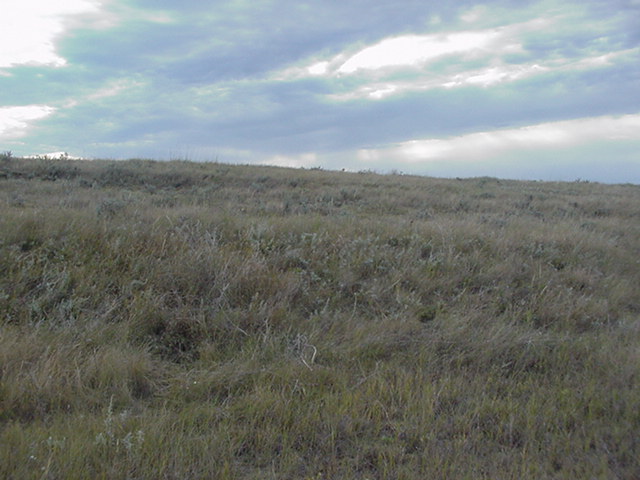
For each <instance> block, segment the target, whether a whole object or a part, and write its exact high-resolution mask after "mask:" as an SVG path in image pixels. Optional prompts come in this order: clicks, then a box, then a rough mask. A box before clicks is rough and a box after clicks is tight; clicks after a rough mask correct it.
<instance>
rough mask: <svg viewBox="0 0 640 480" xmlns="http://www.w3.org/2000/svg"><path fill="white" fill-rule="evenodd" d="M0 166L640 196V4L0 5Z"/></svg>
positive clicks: (249, 1)
mask: <svg viewBox="0 0 640 480" xmlns="http://www.w3.org/2000/svg"><path fill="white" fill-rule="evenodd" d="M0 12H1V13H2V15H0V150H2V151H12V152H13V154H14V155H33V154H44V153H50V152H60V151H65V152H68V153H69V155H71V156H79V157H86V158H116V159H120V158H133V157H142V158H154V159H170V158H181V159H190V160H197V161H200V160H214V159H218V160H219V161H222V162H234V163H262V164H272V165H286V166H299V167H305V168H309V167H322V168H327V169H342V168H344V169H347V170H355V171H359V170H375V171H379V172H388V171H391V170H396V171H399V172H405V173H416V174H424V175H431V176H446V177H456V176H459V177H473V176H484V175H487V176H493V177H501V178H522V179H540V180H577V179H583V180H592V181H601V182H633V183H640V0H579V1H571V0H542V1H527V0H517V1H516V0H500V1H492V2H480V3H479V2H477V1H464V0H462V1H456V2H442V1H435V0H422V1H418V0H393V1H391V0H389V1H382V0H366V1H365V0H323V1H318V0H316V1H309V0H234V1H212V0H181V1H169V0H104V1H94V0H2V2H1V4H0Z"/></svg>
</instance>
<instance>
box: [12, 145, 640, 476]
mask: <svg viewBox="0 0 640 480" xmlns="http://www.w3.org/2000/svg"><path fill="white" fill-rule="evenodd" d="M1 160H2V161H1V162H0V212H2V214H1V215H0V381H1V383H0V477H1V478H25V479H29V478H33V479H41V478H109V479H112V478H113V479H118V478H122V479H129V478H136V479H145V478H149V479H156V478H172V479H182V478H185V479H186V478H218V479H264V478H273V479H339V478H344V479H363V480H364V479H423V478H443V479H444V478H447V479H448V478H473V479H476V478H487V479H510V478H513V479H516V478H518V479H521V478H531V479H541V478H553V479H556V478H558V479H562V478H566V479H575V478H607V479H609V478H621V479H622V478H625V479H626V478H634V476H636V475H637V474H638V472H639V471H640V456H639V455H640V441H639V440H638V435H637V432H638V431H639V430H640V408H639V401H638V399H639V398H640V388H639V381H640V380H639V378H640V377H639V375H638V374H639V373H640V372H639V369H640V362H639V361H640V350H638V344H639V343H638V342H639V340H640V322H639V312H640V287H639V285H640V260H639V259H638V253H639V252H640V188H639V187H637V186H633V185H608V186H607V185H600V184H595V183H584V182H575V183H542V182H516V181H502V180H500V181H499V180H496V179H491V178H479V179H469V180H443V179H429V178H419V177H411V176H402V175H388V176H381V175H376V174H374V173H370V172H363V173H344V172H342V173H338V172H324V171H319V170H293V169H280V168H268V167H255V166H230V165H223V164H197V163H189V162H165V163H163V162H151V161H142V160H132V161H127V162H113V161H111V162H109V161H95V162H73V161H67V160H55V161H54V160H42V159H37V160H28V159H19V158H13V157H11V156H9V157H7V158H2V159H1Z"/></svg>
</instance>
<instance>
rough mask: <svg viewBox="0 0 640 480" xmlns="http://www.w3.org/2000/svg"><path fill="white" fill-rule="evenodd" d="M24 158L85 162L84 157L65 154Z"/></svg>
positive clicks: (52, 153) (57, 153) (45, 154)
mask: <svg viewBox="0 0 640 480" xmlns="http://www.w3.org/2000/svg"><path fill="white" fill-rule="evenodd" d="M24 158H46V159H49V160H87V159H86V158H84V157H75V156H73V155H69V154H68V153H67V152H51V153H40V154H38V155H25V156H24Z"/></svg>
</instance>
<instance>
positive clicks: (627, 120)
mask: <svg viewBox="0 0 640 480" xmlns="http://www.w3.org/2000/svg"><path fill="white" fill-rule="evenodd" d="M603 141H604V142H619V141H640V114H636V115H624V116H620V117H613V116H605V117H595V118H583V119H577V120H566V121H561V122H550V123H543V124H539V125H531V126H527V127H522V128H512V129H503V130H494V131H486V132H477V133H472V134H468V135H462V136H457V137H449V138H435V139H424V140H411V141H407V142H402V143H399V144H397V145H394V146H391V147H387V148H380V149H365V150H360V151H359V152H358V158H359V159H360V160H361V161H362V162H363V163H366V162H368V161H372V160H382V159H396V160H399V161H402V162H405V163H418V162H425V161H426V162H428V161H438V160H446V159H461V158H464V159H466V160H468V161H474V160H482V159H486V158H490V157H492V156H495V155H501V154H504V153H505V152H518V151H522V152H525V151H531V150H545V149H563V148H573V147H577V146H581V145H586V144H589V143H592V142H603Z"/></svg>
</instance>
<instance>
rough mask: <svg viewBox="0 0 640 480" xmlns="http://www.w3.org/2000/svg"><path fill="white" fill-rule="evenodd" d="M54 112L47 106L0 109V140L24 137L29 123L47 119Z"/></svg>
mask: <svg viewBox="0 0 640 480" xmlns="http://www.w3.org/2000/svg"><path fill="white" fill-rule="evenodd" d="M54 111H55V109H54V108H53V107H49V106H47V105H27V106H21V107H0V140H9V139H13V138H19V137H22V136H24V135H25V134H26V133H27V129H28V128H29V126H30V125H31V123H33V122H34V121H36V120H40V119H42V118H45V117H48V116H49V115H51V114H52V113H53V112H54Z"/></svg>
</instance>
